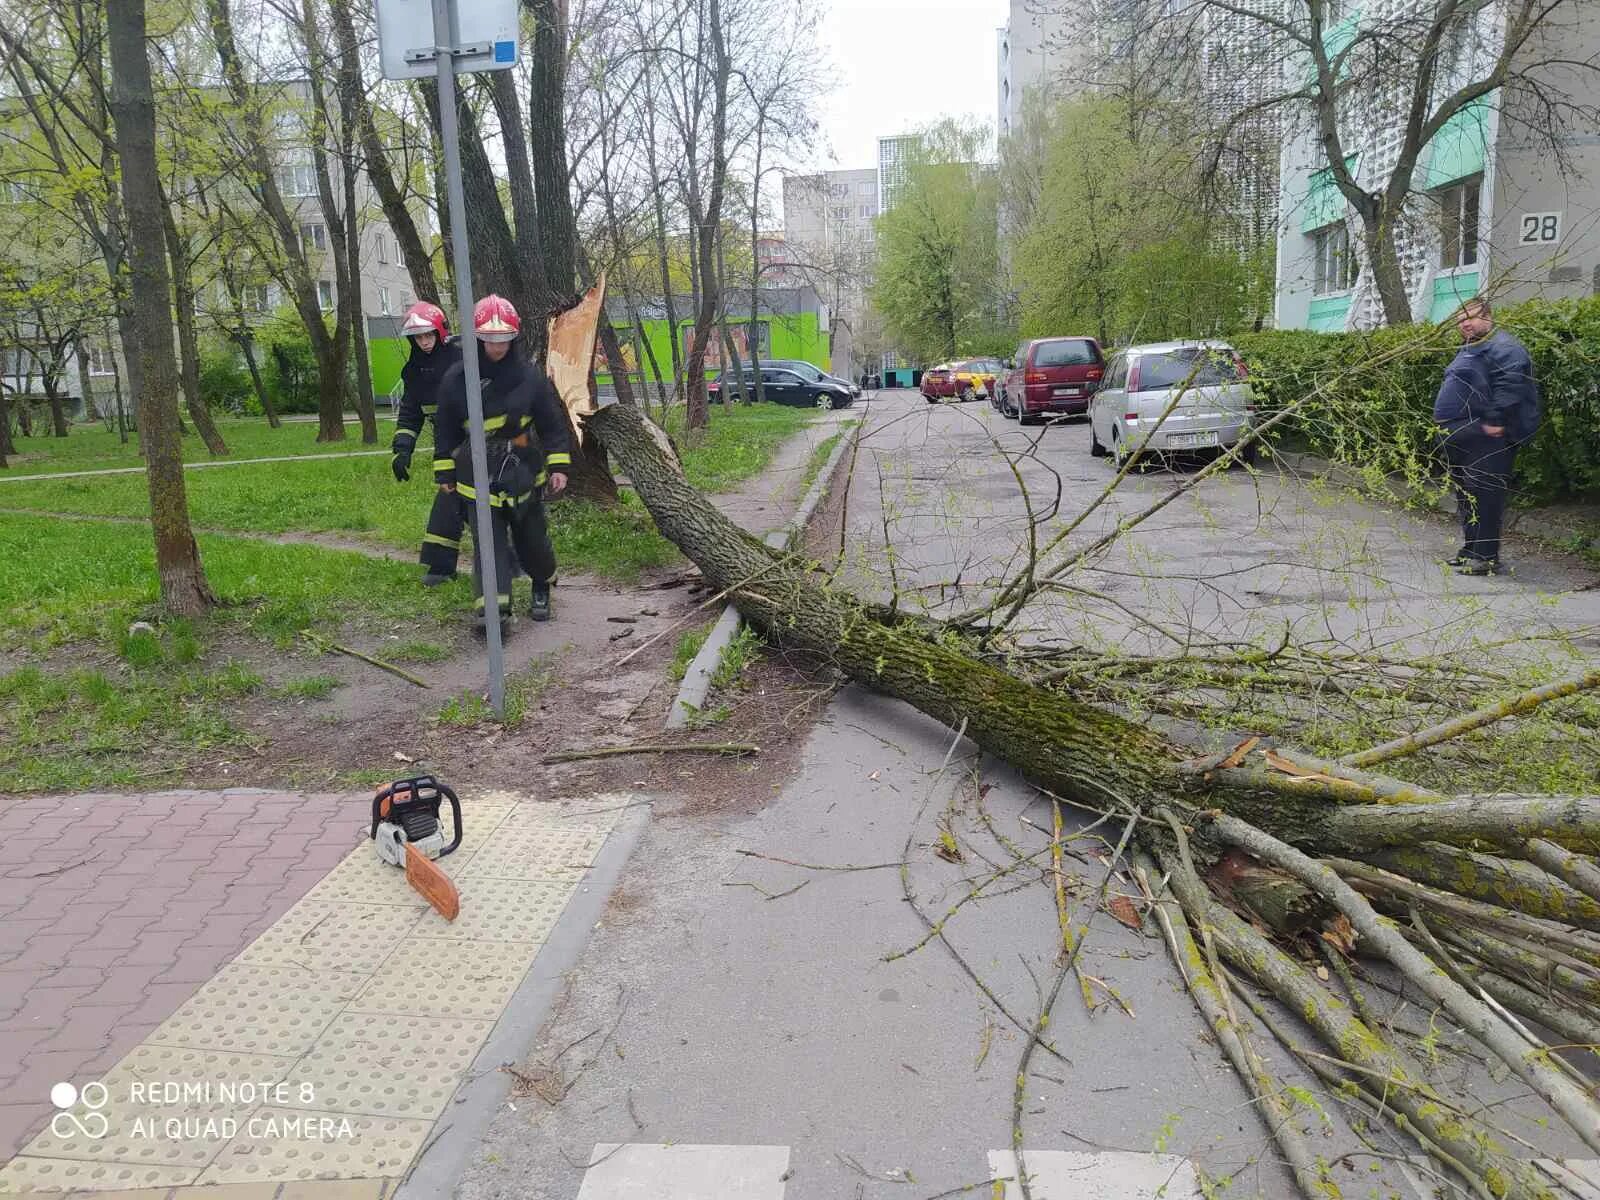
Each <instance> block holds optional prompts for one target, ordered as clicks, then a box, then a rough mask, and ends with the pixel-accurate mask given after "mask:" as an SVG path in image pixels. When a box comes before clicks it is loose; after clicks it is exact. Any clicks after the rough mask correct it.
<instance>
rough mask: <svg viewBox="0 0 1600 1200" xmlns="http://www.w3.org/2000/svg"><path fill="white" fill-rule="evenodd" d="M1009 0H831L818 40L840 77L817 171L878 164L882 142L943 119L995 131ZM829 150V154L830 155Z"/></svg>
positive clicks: (825, 118) (825, 115)
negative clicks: (962, 119)
mask: <svg viewBox="0 0 1600 1200" xmlns="http://www.w3.org/2000/svg"><path fill="white" fill-rule="evenodd" d="M1008 7H1009V6H1008V5H1007V4H1006V2H1005V0H965V2H959V0H952V2H947V3H928V0H832V2H831V4H830V6H829V9H828V12H827V14H826V15H825V16H824V17H823V18H822V20H821V27H820V28H819V29H818V31H817V42H818V45H819V47H820V49H821V50H822V53H823V55H824V56H825V57H826V58H827V59H828V60H829V62H830V63H831V65H832V68H833V73H834V77H835V83H834V86H833V87H832V89H831V93H830V95H829V98H828V101H827V102H826V104H825V105H824V107H823V112H822V132H823V144H822V146H820V147H819V149H818V151H817V153H816V154H815V156H814V158H813V161H811V162H809V163H806V164H804V165H805V166H807V167H810V168H813V169H840V170H851V169H855V168H861V167H876V166H877V165H878V138H879V137H881V136H887V135H890V134H896V133H906V132H908V131H910V130H912V129H916V128H917V127H919V126H921V125H926V124H929V123H930V122H932V121H934V120H937V119H938V118H939V117H942V116H946V115H952V116H955V115H963V114H966V115H970V116H972V117H975V118H977V119H979V120H981V121H983V122H985V123H986V124H988V125H990V126H991V127H992V126H993V125H994V122H995V117H996V111H995V105H996V99H995V91H996V88H997V87H998V86H999V85H998V82H997V80H996V78H995V30H996V29H998V28H999V27H1000V26H1001V25H1003V24H1004V23H1005V19H1006V12H1007V9H1008ZM830 152H831V154H830Z"/></svg>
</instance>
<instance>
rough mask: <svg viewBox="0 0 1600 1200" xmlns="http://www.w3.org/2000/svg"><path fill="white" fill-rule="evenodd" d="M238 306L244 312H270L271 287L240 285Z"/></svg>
mask: <svg viewBox="0 0 1600 1200" xmlns="http://www.w3.org/2000/svg"><path fill="white" fill-rule="evenodd" d="M239 304H240V306H241V307H242V308H243V309H244V310H245V311H246V312H253V313H269V312H271V311H272V286H271V285H270V284H265V283H246V284H242V285H240V287H239Z"/></svg>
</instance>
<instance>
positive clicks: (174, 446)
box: [107, 0, 215, 616]
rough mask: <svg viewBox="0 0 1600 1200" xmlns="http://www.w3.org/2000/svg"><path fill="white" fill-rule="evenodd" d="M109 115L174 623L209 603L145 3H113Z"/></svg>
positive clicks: (148, 451)
mask: <svg viewBox="0 0 1600 1200" xmlns="http://www.w3.org/2000/svg"><path fill="white" fill-rule="evenodd" d="M108 16H109V23H108V34H109V36H108V39H107V40H108V42H109V44H110V57H111V80H112V86H111V96H110V106H109V107H110V110H111V113H112V116H113V120H114V123H115V126H116V144H117V158H118V165H119V166H120V168H121V175H122V196H123V203H124V205H125V207H126V210H127V214H128V235H129V250H130V252H131V259H132V261H131V272H130V274H131V277H132V284H133V288H134V290H135V291H136V292H137V293H138V294H140V295H142V296H145V297H157V296H159V297H162V302H153V301H152V300H149V299H147V300H146V301H145V302H144V303H142V304H140V305H139V306H138V307H137V311H136V314H135V321H136V322H137V330H138V334H139V337H138V338H137V340H136V341H135V343H134V346H135V348H136V350H137V352H138V354H139V355H140V357H141V359H142V367H143V378H144V385H145V390H144V393H143V395H142V396H141V401H142V404H141V414H140V432H141V435H142V437H141V440H142V441H143V443H144V450H145V458H146V461H147V470H146V472H145V473H146V477H147V478H148V481H149V486H150V523H151V528H152V530H153V532H154V534H155V545H156V572H157V574H158V575H159V576H160V578H161V598H162V602H163V604H164V605H165V606H166V608H167V611H168V612H171V613H173V614H175V615H179V616H195V615H198V614H200V613H202V612H204V611H205V610H206V609H207V608H208V607H209V606H210V605H211V604H213V603H214V602H215V598H214V597H213V596H212V594H211V589H210V586H209V585H208V584H207V582H206V576H205V571H204V569H203V568H202V567H201V565H200V550H199V547H198V546H197V545H196V544H195V540H194V533H193V531H192V530H191V529H190V527H189V505H188V498H187V495H186V494H185V490H184V480H183V460H182V456H181V453H180V447H179V442H178V404H177V395H178V387H177V384H178V380H177V371H176V364H175V363H174V362H173V357H172V341H173V329H172V312H171V310H170V309H169V308H168V307H167V305H166V303H165V302H164V301H165V297H167V296H168V295H170V294H171V292H170V285H169V282H168V280H167V260H166V232H165V228H164V222H163V219H162V215H161V209H162V207H163V203H164V202H163V199H162V194H161V177H160V174H159V171H158V168H157V166H156V119H155V97H154V94H153V92H152V89H151V83H150V63H149V60H148V58H147V57H146V55H147V49H146V46H145V6H144V0H117V3H115V4H113V5H111V6H110V12H109V14H108Z"/></svg>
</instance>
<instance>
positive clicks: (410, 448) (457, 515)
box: [391, 338, 466, 582]
mask: <svg viewBox="0 0 1600 1200" xmlns="http://www.w3.org/2000/svg"><path fill="white" fill-rule="evenodd" d="M460 362H461V343H460V342H458V341H456V339H455V338H440V339H439V340H438V341H437V342H435V343H434V346H433V349H432V350H431V351H428V350H423V349H422V347H421V346H419V345H417V342H416V339H415V338H412V339H411V357H410V358H408V359H407V360H406V365H405V366H404V367H402V368H401V369H400V381H401V383H403V384H404V385H405V387H404V390H403V391H402V392H401V395H400V412H399V415H398V416H397V417H396V418H395V424H396V425H397V426H399V428H398V429H396V430H395V435H394V444H393V446H392V447H391V449H392V450H393V451H394V460H395V476H396V478H398V479H401V480H402V481H403V480H405V479H407V478H409V477H410V476H409V472H410V467H411V456H412V454H414V453H415V452H416V448H417V435H418V434H419V433H421V432H422V426H423V425H424V424H425V423H426V422H428V421H435V422H436V417H435V411H436V410H437V408H438V405H439V385H440V383H441V382H443V380H444V376H445V372H446V371H448V370H449V369H450V368H451V367H453V366H457V365H459V364H460ZM438 441H439V434H438V426H437V423H436V424H435V426H434V443H435V445H437V444H438ZM465 525H466V510H465V508H464V507H463V505H462V503H461V499H460V497H459V496H457V495H456V494H455V493H454V492H437V493H435V495H434V498H433V509H432V511H430V512H429V513H428V530H427V532H426V533H424V534H423V535H422V553H421V554H420V555H418V559H419V561H420V562H421V563H422V565H423V566H425V567H427V568H428V574H429V575H430V576H433V575H442V576H450V575H454V574H455V573H456V563H457V560H458V559H459V558H460V555H461V531H462V529H463V528H464V527H465ZM430 582H431V580H430Z"/></svg>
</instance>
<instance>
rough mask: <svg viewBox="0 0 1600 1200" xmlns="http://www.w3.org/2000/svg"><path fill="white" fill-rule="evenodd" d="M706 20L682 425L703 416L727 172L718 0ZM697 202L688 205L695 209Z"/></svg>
mask: <svg viewBox="0 0 1600 1200" xmlns="http://www.w3.org/2000/svg"><path fill="white" fill-rule="evenodd" d="M709 3H710V12H709V16H708V22H709V24H710V27H711V54H712V70H713V72H714V78H713V85H712V87H713V99H712V108H711V187H710V191H709V192H708V194H707V196H706V202H705V208H704V211H696V212H694V213H693V214H692V215H693V216H694V218H695V220H697V221H698V222H699V228H698V229H697V230H696V231H695V232H696V235H697V239H696V240H697V241H698V243H699V254H698V258H699V264H700V271H699V275H700V309H699V312H698V314H697V315H696V317H695V323H694V341H693V342H691V343H690V345H689V365H688V377H689V378H688V384H689V412H688V420H687V422H686V424H687V426H688V428H690V429H698V428H700V427H701V426H703V425H705V423H706V421H707V418H708V416H709V414H708V411H707V407H706V373H705V366H706V350H707V348H708V347H709V346H710V344H711V338H712V336H713V333H714V329H713V326H714V322H715V321H716V317H717V310H718V308H719V307H720V306H719V304H718V296H717V279H716V276H717V271H716V241H717V233H718V229H719V226H720V225H721V224H722V193H723V188H724V186H725V184H726V182H727V175H728V146H727V140H728V78H729V75H730V73H731V63H730V62H729V60H728V45H727V40H726V38H725V37H724V36H723V28H722V4H721V0H709ZM698 207H699V206H698V205H691V208H695V209H697V208H698Z"/></svg>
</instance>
